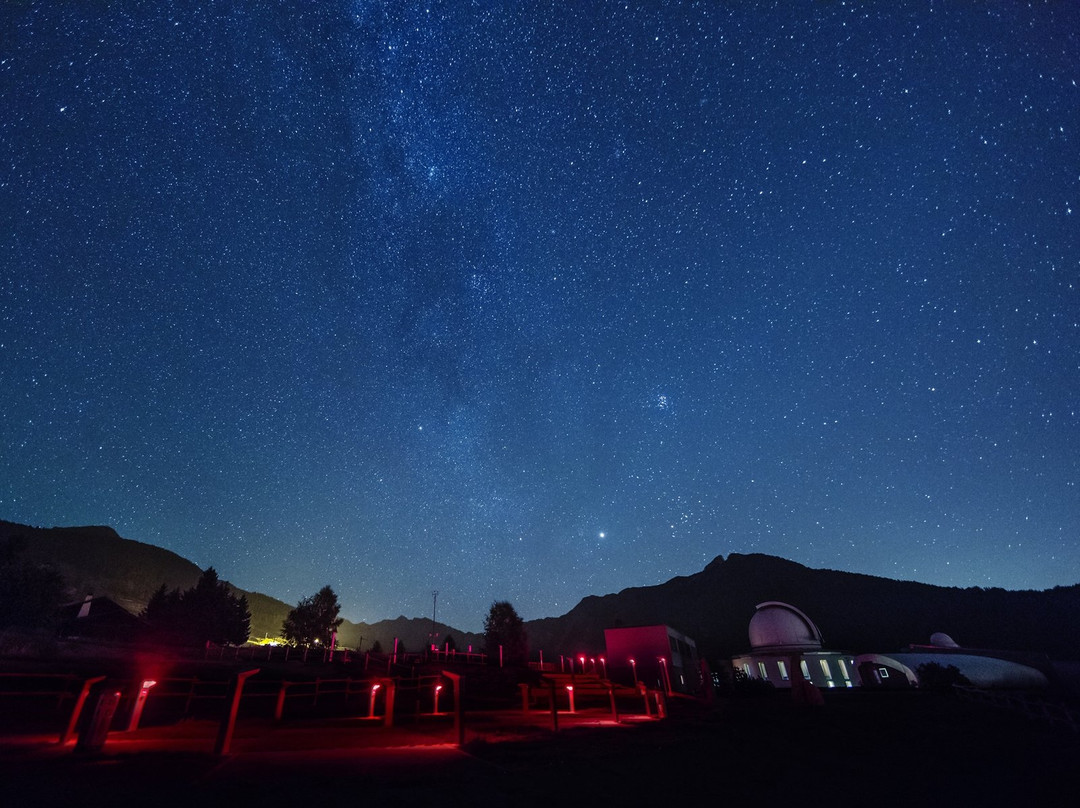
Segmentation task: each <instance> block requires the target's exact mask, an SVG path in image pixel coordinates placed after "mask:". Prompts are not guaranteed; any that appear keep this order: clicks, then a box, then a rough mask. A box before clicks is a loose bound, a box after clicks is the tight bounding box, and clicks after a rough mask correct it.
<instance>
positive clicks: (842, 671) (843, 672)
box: [840, 659, 851, 680]
mask: <svg viewBox="0 0 1080 808" xmlns="http://www.w3.org/2000/svg"><path fill="white" fill-rule="evenodd" d="M840 675H841V676H843V677H844V679H845V680H846V679H850V678H851V675H850V674H849V673H848V672H847V665H845V664H844V660H842V659H841V660H840Z"/></svg>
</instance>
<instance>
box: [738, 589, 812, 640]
mask: <svg viewBox="0 0 1080 808" xmlns="http://www.w3.org/2000/svg"><path fill="white" fill-rule="evenodd" d="M750 647H751V648H754V649H758V648H777V647H781V648H802V649H813V648H821V632H820V631H818V627H817V626H815V625H814V621H813V620H811V619H810V618H809V617H807V616H806V615H805V614H803V613H802V612H800V611H799V610H798V609H796V608H795V607H794V606H791V605H789V604H787V603H781V602H779V601H776V600H771V601H768V602H767V603H759V604H758V605H757V611H756V612H754V616H753V617H752V618H750Z"/></svg>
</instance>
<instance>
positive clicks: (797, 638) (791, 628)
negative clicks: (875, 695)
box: [732, 600, 859, 689]
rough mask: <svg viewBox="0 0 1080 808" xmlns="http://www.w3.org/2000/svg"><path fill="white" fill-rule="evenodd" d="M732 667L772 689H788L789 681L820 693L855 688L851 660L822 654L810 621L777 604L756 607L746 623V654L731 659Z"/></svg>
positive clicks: (833, 653) (818, 633)
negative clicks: (812, 686)
mask: <svg viewBox="0 0 1080 808" xmlns="http://www.w3.org/2000/svg"><path fill="white" fill-rule="evenodd" d="M732 666H733V667H734V668H735V670H737V671H742V672H743V673H744V674H745V675H746V676H748V677H751V678H754V679H762V680H764V681H768V682H772V683H773V684H774V685H775V686H776V687H784V688H789V687H791V686H792V678H793V677H798V678H799V679H800V680H802V681H807V682H810V683H811V684H814V685H817V686H818V687H820V688H823V689H824V688H835V687H855V686H857V685H858V684H859V680H858V669H857V668H856V667H855V660H854V657H853V656H851V655H850V654H847V653H844V652H842V651H829V650H826V649H825V648H824V642H823V641H822V639H821V631H820V630H819V629H818V627H817V626H816V625H815V624H814V621H813V620H811V619H810V618H809V617H807V616H806V615H805V614H804V613H803V612H801V611H799V610H798V609H796V608H795V607H794V606H792V605H790V604H788V603H781V602H780V601H777V600H770V601H767V602H765V603H759V604H758V605H757V611H756V612H754V616H753V617H752V618H751V619H750V650H749V651H748V652H746V653H744V654H741V655H740V656H737V657H735V658H733V659H732Z"/></svg>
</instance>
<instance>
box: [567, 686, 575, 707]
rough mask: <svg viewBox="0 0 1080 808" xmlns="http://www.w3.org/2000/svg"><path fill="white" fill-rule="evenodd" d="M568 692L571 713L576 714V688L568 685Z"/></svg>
mask: <svg viewBox="0 0 1080 808" xmlns="http://www.w3.org/2000/svg"><path fill="white" fill-rule="evenodd" d="M566 692H567V694H568V695H569V696H570V712H574V686H573V685H567V686H566Z"/></svg>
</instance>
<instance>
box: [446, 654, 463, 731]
mask: <svg viewBox="0 0 1080 808" xmlns="http://www.w3.org/2000/svg"><path fill="white" fill-rule="evenodd" d="M443 676H445V677H446V678H447V679H449V680H450V681H451V682H453V683H454V738H455V742H456V743H457V745H458V746H459V747H461V746H464V745H465V711H464V704H463V702H462V698H461V675H460V674H457V673H451V672H450V671H443Z"/></svg>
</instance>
